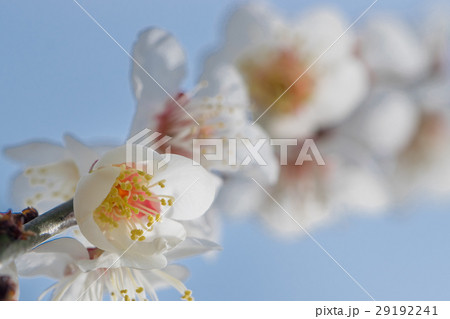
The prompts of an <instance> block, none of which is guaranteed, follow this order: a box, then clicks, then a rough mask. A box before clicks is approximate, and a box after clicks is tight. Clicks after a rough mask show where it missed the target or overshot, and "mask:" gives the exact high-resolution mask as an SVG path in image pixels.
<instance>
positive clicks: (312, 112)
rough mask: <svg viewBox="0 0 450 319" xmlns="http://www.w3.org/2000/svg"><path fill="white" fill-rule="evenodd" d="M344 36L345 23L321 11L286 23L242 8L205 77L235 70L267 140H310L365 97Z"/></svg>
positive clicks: (265, 11)
mask: <svg viewBox="0 0 450 319" xmlns="http://www.w3.org/2000/svg"><path fill="white" fill-rule="evenodd" d="M345 29H346V21H345V20H344V19H343V18H342V17H341V16H340V15H339V14H338V13H337V12H335V11H332V10H329V9H325V8H323V9H318V10H316V11H313V12H309V13H307V14H305V15H303V16H301V17H299V18H297V19H295V20H292V21H286V20H285V19H283V18H282V17H281V16H279V15H277V14H276V13H274V10H273V9H271V8H268V7H266V6H264V5H262V4H260V3H250V4H246V5H242V6H239V7H238V8H237V9H236V10H235V12H234V13H233V14H232V15H231V17H230V19H229V20H228V22H227V28H226V34H225V42H224V44H223V47H222V48H221V49H220V50H219V51H218V52H216V53H214V54H212V55H211V56H210V57H209V59H208V61H207V64H206V70H210V69H215V68H217V67H219V66H221V65H224V64H225V65H226V64H232V65H234V66H235V67H236V68H237V69H238V70H239V71H240V73H241V75H242V76H243V78H244V80H245V82H246V84H247V87H248V90H249V94H250V98H251V101H252V103H253V106H254V108H253V115H254V118H255V119H258V123H260V124H261V125H262V126H263V127H264V128H265V129H266V130H267V131H268V133H269V134H270V135H271V137H277V138H288V137H295V138H300V139H302V138H307V137H311V136H312V135H314V134H315V133H316V132H317V131H319V130H321V129H324V128H327V127H331V126H334V125H336V124H338V123H339V122H340V121H342V120H343V119H345V118H346V117H347V116H348V115H349V114H351V113H352V112H353V110H354V109H355V108H356V107H357V106H358V104H359V103H360V102H361V100H362V99H363V98H364V96H365V94H366V91H367V79H368V77H367V74H366V71H365V69H364V67H363V65H362V63H361V62H360V61H359V60H358V59H357V58H356V57H355V55H354V46H355V37H354V35H353V33H352V32H351V31H349V32H346V33H345V35H343V36H341V35H342V34H343V33H344V31H345ZM340 36H341V37H340ZM338 38H339V41H337V42H336V43H335V44H334V45H332V44H333V42H335V41H336V40H337V39H338ZM327 50H328V51H327ZM269 107H270V109H269V110H268V108H269ZM266 111H267V113H265V112H266Z"/></svg>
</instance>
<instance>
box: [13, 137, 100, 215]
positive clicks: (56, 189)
mask: <svg viewBox="0 0 450 319" xmlns="http://www.w3.org/2000/svg"><path fill="white" fill-rule="evenodd" d="M64 141H65V147H62V146H59V145H55V144H50V143H40V142H34V143H28V144H24V145H22V146H17V147H10V148H8V149H6V150H5V154H6V156H8V157H9V158H11V159H13V160H15V161H17V162H20V163H22V164H25V165H26V168H25V169H24V171H23V172H22V173H21V174H20V175H19V176H18V177H17V178H15V180H14V181H13V183H12V187H11V194H12V198H13V201H14V203H15V204H16V205H17V206H19V207H23V206H33V207H35V208H37V209H38V210H39V211H47V210H48V209H50V208H53V207H54V206H56V205H58V204H60V203H62V202H63V201H67V200H69V199H70V198H72V197H73V195H74V194H75V188H76V185H77V183H78V180H79V179H80V176H81V174H83V173H85V172H87V171H88V170H89V168H90V167H91V165H92V163H93V162H94V161H95V160H97V159H98V158H99V154H98V153H97V152H96V151H94V150H93V149H90V148H88V147H87V146H85V145H83V144H81V143H80V142H79V141H77V140H75V139H74V138H72V137H70V136H67V135H66V136H64Z"/></svg>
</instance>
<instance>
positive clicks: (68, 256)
mask: <svg viewBox="0 0 450 319" xmlns="http://www.w3.org/2000/svg"><path fill="white" fill-rule="evenodd" d="M80 259H81V260H82V259H86V260H88V259H89V254H88V252H87V249H86V248H85V247H84V246H83V245H82V244H81V243H80V242H78V241H77V240H76V239H73V238H59V239H55V240H52V241H48V242H46V243H44V244H42V245H39V246H38V247H36V248H35V249H33V250H32V251H31V252H29V253H27V254H25V255H22V256H21V257H19V258H18V259H17V266H18V270H19V274H20V275H21V276H25V277H32V276H48V277H51V278H62V277H64V276H65V275H66V273H67V272H68V271H73V269H72V268H71V267H72V266H71V265H72V264H74V263H75V262H76V261H77V260H80Z"/></svg>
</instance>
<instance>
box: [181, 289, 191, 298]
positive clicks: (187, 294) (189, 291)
mask: <svg viewBox="0 0 450 319" xmlns="http://www.w3.org/2000/svg"><path fill="white" fill-rule="evenodd" d="M181 299H184V300H187V301H193V300H194V297H192V291H191V290H185V292H184V295H183V296H182V297H181Z"/></svg>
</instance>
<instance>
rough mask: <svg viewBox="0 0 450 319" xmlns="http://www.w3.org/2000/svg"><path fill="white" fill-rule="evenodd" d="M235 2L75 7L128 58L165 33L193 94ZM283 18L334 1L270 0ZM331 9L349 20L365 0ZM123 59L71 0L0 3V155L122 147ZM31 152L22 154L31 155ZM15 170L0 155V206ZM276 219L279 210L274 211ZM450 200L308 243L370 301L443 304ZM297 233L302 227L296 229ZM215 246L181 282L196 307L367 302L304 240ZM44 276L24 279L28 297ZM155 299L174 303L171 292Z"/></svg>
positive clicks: (398, 4)
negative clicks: (147, 36)
mask: <svg viewBox="0 0 450 319" xmlns="http://www.w3.org/2000/svg"><path fill="white" fill-rule="evenodd" d="M237 2H239V1H206V0H204V1H200V0H195V1H181V0H178V1H171V0H165V1H97V0H93V1H85V0H84V1H80V3H81V4H82V5H83V6H84V7H85V8H86V10H88V11H89V12H90V13H91V14H92V15H93V16H94V17H95V18H96V19H97V20H98V21H99V23H100V24H101V25H102V26H103V27H104V28H105V29H106V30H107V31H108V32H110V34H111V35H112V36H113V37H115V38H116V40H117V41H118V42H119V43H120V44H121V45H122V46H123V47H124V48H125V49H126V50H128V51H131V47H132V44H133V42H134V41H135V39H136V36H137V34H138V32H139V31H140V30H142V29H144V28H146V27H149V26H158V27H161V28H165V29H167V30H169V31H170V32H171V33H173V34H174V35H175V36H176V37H177V38H178V40H179V41H180V42H181V43H182V45H183V46H184V47H185V50H186V52H187V56H188V67H189V75H188V78H187V79H186V82H185V88H186V89H189V88H191V87H192V86H193V85H194V83H195V79H196V77H197V76H198V75H199V73H200V72H201V65H202V64H201V61H202V57H203V56H205V54H206V53H207V52H208V50H210V49H213V48H214V47H215V46H216V45H217V44H218V41H219V39H220V35H221V30H222V26H223V24H224V22H225V20H226V17H227V14H228V13H229V9H230V8H232V6H233V4H234V3H237ZM272 2H273V5H274V6H275V7H276V8H278V9H279V10H280V11H281V12H283V13H285V14H286V15H288V16H293V15H294V13H301V11H302V10H305V9H307V8H308V7H312V6H316V5H318V4H324V3H325V4H326V3H331V2H332V1H328V2H327V1H317V0H315V1H313V0H309V1H301V0H296V1H272ZM333 2H336V3H338V5H335V6H336V7H338V8H340V9H341V10H343V11H344V12H345V13H346V15H347V17H348V19H349V21H350V22H351V21H353V20H354V19H355V18H356V17H357V16H358V15H359V14H360V13H361V12H363V11H364V10H365V9H366V8H367V7H368V6H369V5H370V4H371V2H372V1H371V0H369V1H367V0H360V1H352V0H340V1H339V2H337V1H333ZM434 3H435V1H423V0H422V1H421V0H379V2H378V3H377V4H376V5H375V7H374V8H373V9H372V10H371V11H370V12H369V13H368V14H367V16H366V17H365V18H363V19H362V21H361V22H360V23H364V21H365V20H366V19H369V18H370V17H371V16H373V15H375V14H377V13H380V12H393V13H395V14H398V15H400V16H403V17H405V18H407V19H409V20H411V21H415V20H416V19H417V18H418V17H420V16H421V15H422V13H423V12H424V11H427V10H428V7H429V6H430V5H431V4H434ZM129 67H130V61H129V58H128V56H127V55H126V54H125V53H124V52H123V51H122V50H121V49H120V48H119V47H118V46H117V45H116V44H115V43H114V42H113V41H112V40H111V39H110V38H109V37H108V36H107V35H106V34H105V33H104V32H103V31H102V30H100V28H99V27H98V26H97V25H95V24H94V23H93V22H92V21H91V20H90V19H89V18H88V17H87V16H86V14H85V13H83V11H82V10H81V9H80V8H79V7H78V6H77V5H76V4H75V2H73V1H72V0H53V1H49V0H42V1H35V0H28V1H20V2H19V1H6V0H0V110H1V113H0V114H1V120H2V122H1V126H2V132H1V135H0V136H1V137H0V148H1V149H3V148H4V147H6V146H11V145H16V144H20V143H23V142H25V141H29V140H36V139H40V140H48V141H55V142H61V141H62V139H61V138H62V135H63V134H64V133H68V132H69V133H70V134H72V135H74V136H76V137H78V138H80V139H81V140H82V141H84V142H87V143H89V142H96V141H104V142H110V143H120V142H123V141H124V140H125V137H126V136H127V134H128V130H129V126H130V124H131V119H132V116H133V112H134V104H135V102H134V100H133V96H132V94H131V89H130V83H129ZM30 156H32V154H30ZM18 169H19V167H18V166H17V165H16V164H14V163H12V162H10V161H8V160H7V159H6V158H5V157H4V156H0V210H6V209H7V208H10V207H11V208H13V209H15V210H19V209H20V207H12V203H11V201H10V200H9V194H8V183H9V181H10V179H11V178H12V177H13V176H14V174H15V173H17V171H18ZM281 213H282V212H281V211H280V214H281ZM449 225H450V204H449V203H448V202H447V203H444V202H440V203H436V202H435V201H432V200H430V199H427V198H424V199H423V200H421V201H420V202H419V201H414V202H410V203H408V204H407V205H405V206H404V207H401V208H396V209H393V210H391V211H390V212H387V213H386V214H384V215H382V216H378V217H371V218H367V217H356V216H355V217H351V218H348V219H346V220H343V221H341V222H339V223H337V224H334V225H332V226H331V227H328V228H326V229H320V230H318V231H316V232H314V233H313V236H314V237H315V238H316V239H317V240H318V241H319V242H320V243H321V244H322V245H323V246H324V247H325V248H326V249H327V250H328V251H329V252H330V254H331V255H333V256H334V257H335V258H336V260H338V261H339V262H340V263H341V264H342V266H343V267H344V268H345V269H346V270H347V271H348V272H349V273H350V274H352V275H353V276H354V277H355V278H356V279H357V280H358V281H359V282H360V283H361V285H362V286H364V288H365V289H366V290H367V291H369V292H370V294H372V295H373V296H374V298H375V299H379V300H389V299H399V300H408V299H415V300H419V299H424V300H431V299H438V300H442V299H447V300H448V299H449V298H450V248H449V247H450V231H449V230H448V229H449ZM299 231H301V230H300V229H299ZM223 233H224V240H223V243H222V244H223V247H224V250H223V252H221V253H220V254H218V256H217V257H216V258H215V259H213V260H205V259H204V258H193V259H190V260H187V261H186V262H185V264H186V265H187V266H189V268H190V270H191V273H192V275H191V278H190V279H189V280H188V282H187V285H188V287H189V288H191V289H192V290H193V291H194V296H195V297H196V298H197V299H199V300H366V299H368V296H367V295H365V294H364V292H363V291H362V290H361V289H360V288H359V287H358V286H357V285H356V284H355V283H354V282H353V281H352V280H351V279H350V278H349V277H348V276H347V275H346V274H345V273H344V272H343V271H342V270H341V269H340V268H339V267H338V266H337V265H336V264H335V263H334V262H333V261H332V260H331V259H330V258H329V257H328V256H327V255H326V254H325V253H324V252H323V251H322V250H321V249H320V248H319V247H317V245H316V244H315V243H314V242H312V241H311V240H310V239H309V238H307V237H305V236H304V237H303V238H301V239H299V240H297V241H294V242H286V241H282V240H279V239H276V238H274V237H272V236H269V235H268V234H267V232H266V230H265V229H264V228H263V227H262V226H261V225H260V224H258V223H257V222H255V221H246V222H235V221H232V220H225V223H224V231H223ZM48 284H49V281H48V280H42V279H38V280H36V279H33V280H30V279H28V280H24V281H23V285H22V287H21V298H22V299H25V300H30V299H35V298H36V297H37V296H38V295H39V292H40V291H42V290H43V288H45V287H47V286H48ZM159 295H160V297H161V298H162V299H172V298H175V299H176V298H179V296H178V293H174V292H173V291H167V292H162V293H160V294H159Z"/></svg>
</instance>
